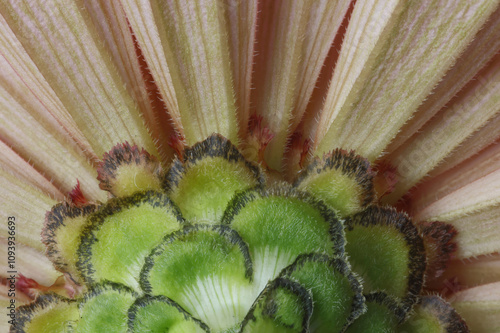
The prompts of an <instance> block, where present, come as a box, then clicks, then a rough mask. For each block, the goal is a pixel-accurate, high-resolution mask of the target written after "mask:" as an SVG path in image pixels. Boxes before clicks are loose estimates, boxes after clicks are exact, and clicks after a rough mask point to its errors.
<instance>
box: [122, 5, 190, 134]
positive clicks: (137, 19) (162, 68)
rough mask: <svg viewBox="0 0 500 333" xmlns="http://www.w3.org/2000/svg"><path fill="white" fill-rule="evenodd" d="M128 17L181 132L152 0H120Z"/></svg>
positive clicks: (152, 73) (179, 116) (173, 120)
mask: <svg viewBox="0 0 500 333" xmlns="http://www.w3.org/2000/svg"><path fill="white" fill-rule="evenodd" d="M120 2H121V5H122V7H123V10H124V12H125V14H126V16H127V21H128V23H129V24H130V27H131V28H132V31H133V32H134V35H135V37H136V38H137V43H138V44H139V47H140V48H141V51H142V54H143V55H144V58H145V59H146V62H147V64H148V68H149V70H150V71H151V75H152V76H153V78H154V80H155V82H156V84H157V85H158V89H159V91H160V94H161V96H162V98H163V101H164V102H165V104H166V106H167V109H168V112H169V114H170V115H171V117H172V122H173V123H174V126H175V128H176V129H177V130H178V131H179V132H180V133H182V132H183V128H182V123H181V115H180V113H179V106H178V104H177V98H176V96H175V89H174V85H173V83H172V77H171V75H170V71H169V69H168V65H167V59H166V56H165V53H164V51H163V49H162V48H161V47H160V45H161V40H160V33H159V31H158V26H157V24H156V23H155V18H154V14H153V8H152V5H151V1H150V0H120Z"/></svg>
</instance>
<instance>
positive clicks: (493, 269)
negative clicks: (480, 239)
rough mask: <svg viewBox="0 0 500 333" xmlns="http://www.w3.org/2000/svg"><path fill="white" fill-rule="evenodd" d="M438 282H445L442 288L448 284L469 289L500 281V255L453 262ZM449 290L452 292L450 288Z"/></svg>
mask: <svg viewBox="0 0 500 333" xmlns="http://www.w3.org/2000/svg"><path fill="white" fill-rule="evenodd" d="M440 280H442V281H441V282H440V283H441V284H443V280H444V281H445V282H444V288H446V285H447V284H449V283H456V284H457V286H459V287H460V288H471V287H476V286H480V285H483V284H488V283H493V282H497V281H500V253H496V254H493V255H487V256H481V257H479V258H469V259H464V260H453V261H451V262H450V263H449V265H448V267H447V269H446V271H445V272H444V274H443V276H442V277H441V278H440ZM446 281H448V282H446ZM441 288H443V287H441ZM449 289H450V291H452V290H451V289H452V287H450V288H449Z"/></svg>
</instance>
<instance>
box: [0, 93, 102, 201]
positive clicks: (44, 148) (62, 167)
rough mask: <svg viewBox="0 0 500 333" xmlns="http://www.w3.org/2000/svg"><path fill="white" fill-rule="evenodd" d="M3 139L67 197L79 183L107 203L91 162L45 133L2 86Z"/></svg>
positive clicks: (0, 132) (0, 125) (91, 196)
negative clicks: (66, 194)
mask: <svg viewBox="0 0 500 333" xmlns="http://www.w3.org/2000/svg"><path fill="white" fill-rule="evenodd" d="M0 110H1V112H0V135H1V137H2V141H3V142H4V143H5V144H6V145H7V146H9V147H12V149H13V150H14V151H15V152H16V153H17V154H19V155H20V156H21V157H22V158H23V159H24V160H26V161H29V162H30V164H32V165H33V166H34V167H35V169H37V170H38V171H40V172H41V173H42V174H43V176H45V177H46V178H47V179H49V180H51V181H52V183H53V184H54V185H56V187H57V188H58V189H59V190H60V191H61V192H63V193H67V192H69V191H71V189H72V188H73V187H74V186H75V185H76V182H77V179H78V180H79V181H80V183H81V185H82V190H83V192H84V194H85V195H86V196H87V197H88V198H89V199H92V200H104V199H105V198H106V194H105V193H104V191H101V190H100V189H99V184H98V181H97V179H96V177H97V172H96V171H95V169H94V168H93V167H92V165H91V164H90V163H89V162H88V161H87V158H86V157H85V156H84V155H83V154H82V153H81V152H80V151H79V150H78V149H73V148H75V147H74V146H73V145H72V144H71V143H70V142H67V141H64V138H60V137H59V136H58V133H57V132H56V133H54V132H52V131H50V130H47V129H45V128H44V127H43V126H42V124H40V123H39V122H38V121H37V120H36V119H35V118H34V117H33V116H32V115H31V114H30V113H29V112H28V111H27V110H26V109H24V108H23V106H22V105H20V104H19V103H18V102H17V101H16V100H14V98H13V96H11V95H10V94H9V93H8V92H7V91H5V90H4V89H3V87H1V86H0Z"/></svg>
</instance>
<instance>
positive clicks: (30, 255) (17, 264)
mask: <svg viewBox="0 0 500 333" xmlns="http://www.w3.org/2000/svg"><path fill="white" fill-rule="evenodd" d="M8 247H9V245H8V240H7V238H4V237H0V256H1V257H2V261H1V262H0V269H1V272H2V273H1V275H2V276H9V275H10V274H12V273H10V274H9V273H8V272H12V271H15V272H16V275H17V274H18V273H20V274H22V275H24V276H25V277H27V278H30V279H34V280H36V282H38V283H40V284H42V285H44V286H46V287H48V286H51V285H52V284H53V283H54V282H55V280H56V279H57V278H58V277H59V276H61V275H62V273H61V272H58V271H56V270H55V269H54V266H53V265H52V262H51V261H50V260H49V259H48V258H47V257H46V256H45V254H44V253H42V252H39V251H37V250H35V249H33V248H31V247H28V246H24V245H22V244H16V246H15V249H16V250H15V251H14V252H15V255H14V257H15V259H14V260H13V263H12V262H11V264H13V266H10V265H9V262H8V261H7V258H8ZM12 267H13V268H12Z"/></svg>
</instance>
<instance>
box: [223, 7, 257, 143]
mask: <svg viewBox="0 0 500 333" xmlns="http://www.w3.org/2000/svg"><path fill="white" fill-rule="evenodd" d="M223 4H224V6H225V7H226V10H225V13H226V16H227V22H228V24H229V27H228V30H229V40H230V43H229V46H230V52H231V65H232V71H233V80H234V87H235V89H234V90H235V94H236V106H237V110H238V123H239V129H240V138H244V137H245V136H246V134H247V130H248V119H249V117H250V92H251V88H252V68H253V59H254V52H255V51H254V45H255V31H256V28H257V27H256V24H257V5H258V0H248V1H240V0H224V1H223Z"/></svg>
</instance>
